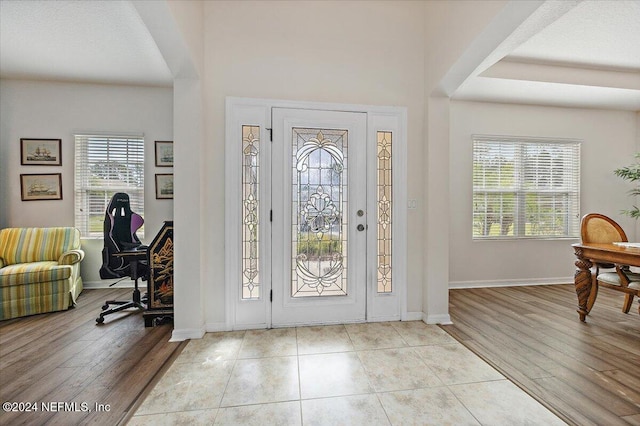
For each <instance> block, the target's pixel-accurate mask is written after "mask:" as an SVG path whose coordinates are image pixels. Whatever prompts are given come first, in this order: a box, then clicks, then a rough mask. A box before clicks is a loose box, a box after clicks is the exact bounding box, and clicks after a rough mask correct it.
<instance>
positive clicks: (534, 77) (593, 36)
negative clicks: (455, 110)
mask: <svg viewBox="0 0 640 426" xmlns="http://www.w3.org/2000/svg"><path fill="white" fill-rule="evenodd" d="M452 98H453V99H465V100H483V101H497V102H517V103H529V104H544V105H557V106H576V107H592V108H612V109H623V110H631V111H640V0H624V1H621V0H618V1H616V0H585V1H573V2H570V1H565V2H560V1H555V2H554V1H547V2H546V3H545V4H544V5H543V6H542V7H540V8H539V9H538V10H537V11H536V12H535V13H534V14H532V15H531V16H530V17H529V19H527V20H526V21H525V22H524V23H523V24H522V25H521V26H520V27H519V28H518V29H517V30H516V31H515V32H513V33H512V34H511V36H510V37H508V38H507V39H506V40H505V41H504V42H503V43H502V44H501V46H499V47H498V48H497V49H496V51H494V52H493V54H491V55H489V57H488V59H487V60H486V61H485V62H484V63H483V64H482V65H481V66H480V67H478V68H477V69H476V71H475V72H474V73H472V75H471V76H470V77H469V78H467V80H466V81H464V83H463V84H462V85H460V86H459V87H458V88H457V90H456V91H455V92H454V93H453V94H452Z"/></svg>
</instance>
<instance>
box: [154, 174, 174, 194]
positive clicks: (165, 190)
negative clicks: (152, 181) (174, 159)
mask: <svg viewBox="0 0 640 426" xmlns="http://www.w3.org/2000/svg"><path fill="white" fill-rule="evenodd" d="M162 198H166V199H173V173H167V174H157V173H156V199H158V200H159V199H162Z"/></svg>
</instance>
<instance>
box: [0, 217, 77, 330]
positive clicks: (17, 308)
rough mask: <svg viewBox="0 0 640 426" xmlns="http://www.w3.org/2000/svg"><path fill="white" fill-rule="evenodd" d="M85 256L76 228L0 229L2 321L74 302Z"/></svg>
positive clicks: (64, 307)
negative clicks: (81, 263) (81, 264)
mask: <svg viewBox="0 0 640 426" xmlns="http://www.w3.org/2000/svg"><path fill="white" fill-rule="evenodd" d="M83 258H84V252H83V251H82V249H81V248H80V232H79V231H78V230H77V229H75V228H69V227H57V228H5V229H2V230H0V320H4V319H9V318H16V317H21V316H26V315H33V314H38V313H43V312H53V311H60V310H64V309H67V308H68V307H69V306H70V305H73V304H74V303H75V300H76V298H77V296H78V295H79V294H80V292H81V291H82V278H81V277H80V261H81V260H82V259H83Z"/></svg>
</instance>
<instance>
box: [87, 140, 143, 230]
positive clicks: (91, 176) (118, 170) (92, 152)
mask: <svg viewBox="0 0 640 426" xmlns="http://www.w3.org/2000/svg"><path fill="white" fill-rule="evenodd" d="M75 143H76V149H75V226H76V227H77V228H78V229H80V232H81V234H82V236H83V237H88V238H91V237H96V238H100V237H102V236H103V221H104V214H105V210H106V208H107V204H108V203H109V201H110V200H111V197H112V196H113V194H115V193H116V192H126V193H127V194H129V199H130V201H131V210H133V211H134V212H136V213H139V214H140V215H142V216H144V139H143V137H142V136H140V135H137V136H101V135H75ZM137 235H138V236H139V237H144V227H143V228H140V230H138V233H137Z"/></svg>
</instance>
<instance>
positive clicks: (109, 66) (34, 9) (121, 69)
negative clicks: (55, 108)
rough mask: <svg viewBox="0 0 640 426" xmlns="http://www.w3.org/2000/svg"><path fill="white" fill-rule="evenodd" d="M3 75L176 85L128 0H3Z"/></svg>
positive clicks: (0, 23) (0, 68)
mask: <svg viewBox="0 0 640 426" xmlns="http://www.w3.org/2000/svg"><path fill="white" fill-rule="evenodd" d="M0 77H2V78H20V79H35V80H56V81H76V82H77V81H80V82H88V83H108V84H132V85H145V86H172V85H173V78H172V76H171V73H170V71H169V68H168V67H167V64H166V63H165V61H164V59H163V57H162V55H161V54H160V51H159V50H158V47H157V46H156V44H155V42H154V40H153V38H152V37H151V34H149V31H148V30H147V27H146V26H145V25H144V24H143V22H142V20H141V18H140V16H139V15H138V12H137V11H136V9H135V8H134V6H133V4H132V3H131V2H129V1H111V0H107V1H67V0H63V1H42V0H34V1H24V0H23V1H7V0H1V1H0Z"/></svg>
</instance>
